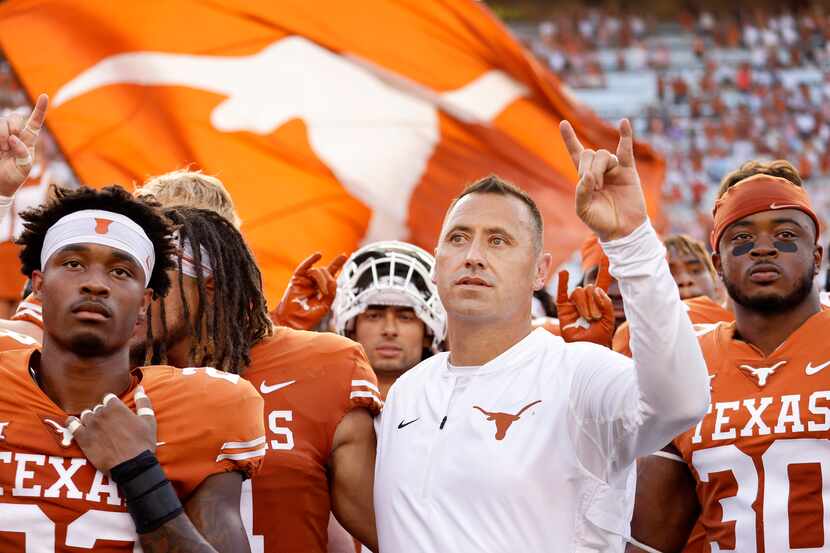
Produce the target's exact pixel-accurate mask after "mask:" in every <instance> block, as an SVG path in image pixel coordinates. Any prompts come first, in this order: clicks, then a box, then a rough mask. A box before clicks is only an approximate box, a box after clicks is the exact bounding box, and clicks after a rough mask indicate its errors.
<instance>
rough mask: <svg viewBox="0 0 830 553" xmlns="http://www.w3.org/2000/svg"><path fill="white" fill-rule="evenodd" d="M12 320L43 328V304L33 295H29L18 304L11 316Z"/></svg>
mask: <svg viewBox="0 0 830 553" xmlns="http://www.w3.org/2000/svg"><path fill="white" fill-rule="evenodd" d="M12 320H13V321H27V322H30V323H32V324H33V325H35V326H37V327H39V328H43V304H42V303H41V301H40V300H39V299H38V298H37V297H35V295H34V294H29V295H28V296H26V299H24V300H23V301H21V302H20V303H19V304H18V306H17V309H16V310H15V312H14V315H12Z"/></svg>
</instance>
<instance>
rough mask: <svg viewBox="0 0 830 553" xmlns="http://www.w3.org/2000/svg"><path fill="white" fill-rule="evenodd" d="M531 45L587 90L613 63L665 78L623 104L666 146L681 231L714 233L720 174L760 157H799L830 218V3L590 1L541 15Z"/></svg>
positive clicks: (646, 134) (669, 199)
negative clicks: (698, 7)
mask: <svg viewBox="0 0 830 553" xmlns="http://www.w3.org/2000/svg"><path fill="white" fill-rule="evenodd" d="M531 45H532V48H533V51H534V52H535V53H536V54H537V56H539V57H540V58H541V59H542V60H543V61H545V62H547V63H548V65H549V66H550V67H551V68H552V69H553V70H554V72H556V73H557V74H558V75H559V76H560V78H561V79H562V80H563V81H564V82H565V83H566V84H567V85H568V86H570V87H571V88H574V89H577V90H578V89H580V88H603V87H605V86H606V84H605V83H606V73H609V72H611V71H624V72H628V73H629V74H630V73H632V72H642V73H643V74H644V75H648V78H649V79H654V83H653V84H654V91H655V101H653V102H651V103H648V104H646V105H645V106H644V108H643V109H642V110H640V111H638V112H636V113H625V114H620V115H626V116H628V117H631V118H632V120H633V121H634V122H635V126H636V128H637V129H638V131H639V136H640V137H641V138H643V139H644V140H646V141H648V142H649V143H651V145H652V146H654V147H655V148H656V149H657V150H658V151H659V152H660V153H661V154H663V156H664V157H665V158H666V163H667V178H666V181H665V183H664V189H663V192H664V199H665V205H666V208H667V210H668V211H669V214H670V217H669V218H668V219H669V220H670V221H671V222H672V225H673V229H672V230H673V231H676V232H685V233H688V234H691V235H692V236H695V237H696V238H700V239H704V238H706V236H707V235H708V229H709V224H710V223H709V219H710V212H711V206H712V204H713V199H714V192H715V190H716V188H717V184H718V182H719V181H720V179H721V177H722V176H723V175H724V174H725V173H727V172H729V171H730V170H732V169H734V168H735V167H737V166H738V165H740V163H742V162H743V161H746V160H749V159H753V158H762V159H787V160H789V161H791V162H792V163H793V164H794V165H795V166H796V167H797V168H798V169H799V171H800V172H801V175H802V176H803V178H804V180H805V181H806V182H807V183H808V188H809V189H810V192H811V195H812V196H813V198H814V201H815V203H816V204H817V205H818V207H819V209H820V212H821V213H820V215H821V217H822V219H823V220H824V221H828V222H830V190H828V189H830V102H828V100H830V14H825V13H824V12H822V11H821V10H820V9H819V8H814V9H811V11H809V12H805V13H799V14H793V13H786V12H782V13H776V14H770V13H764V12H761V11H752V12H740V13H731V14H714V13H711V12H702V13H699V14H697V15H692V14H690V13H682V14H680V15H678V16H676V17H674V18H672V19H669V20H658V19H656V18H650V19H644V18H642V17H639V16H636V15H628V16H624V15H620V14H619V13H617V12H615V11H601V10H598V9H591V10H580V11H576V12H574V13H571V14H559V15H557V16H556V17H555V18H553V19H551V20H545V21H542V22H541V23H539V25H538V27H537V32H536V35H535V37H534V38H533V39H532V40H531ZM671 45H673V46H671ZM689 49H691V53H690V52H689ZM601 60H604V64H603V63H601ZM586 68H588V70H586Z"/></svg>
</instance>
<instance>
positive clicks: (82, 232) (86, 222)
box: [40, 209, 156, 286]
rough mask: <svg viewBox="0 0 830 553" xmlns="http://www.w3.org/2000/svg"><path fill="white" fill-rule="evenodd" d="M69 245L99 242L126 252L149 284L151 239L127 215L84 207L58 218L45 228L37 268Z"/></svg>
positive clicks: (153, 258) (152, 252) (152, 260)
mask: <svg viewBox="0 0 830 553" xmlns="http://www.w3.org/2000/svg"><path fill="white" fill-rule="evenodd" d="M73 244H100V245H102V246H108V247H110V248H114V249H116V250H120V251H122V252H124V253H126V254H128V255H130V256H131V257H132V258H134V259H135V261H136V263H138V264H139V265H140V266H141V268H142V269H144V285H145V286H148V285H149V284H150V277H151V276H152V274H153V267H154V266H155V264H156V253H155V249H154V248H153V242H151V241H150V239H149V238H148V237H147V233H145V232H144V229H142V228H141V227H140V226H139V225H138V224H136V222H135V221H133V220H132V219H130V218H129V217H127V216H125V215H121V214H119V213H113V212H111V211H102V210H98V209H84V210H82V211H76V212H75V213H70V214H69V215H67V216H66V217H62V218H61V219H59V220H58V222H57V223H55V224H54V225H52V226H51V227H50V228H49V230H48V231H46V237H45V238H44V239H43V249H41V251H40V267H41V269H43V268H44V267H46V262H47V261H49V258H50V257H52V255H53V254H54V253H55V252H57V251H58V250H60V249H61V248H65V247H66V246H71V245H73Z"/></svg>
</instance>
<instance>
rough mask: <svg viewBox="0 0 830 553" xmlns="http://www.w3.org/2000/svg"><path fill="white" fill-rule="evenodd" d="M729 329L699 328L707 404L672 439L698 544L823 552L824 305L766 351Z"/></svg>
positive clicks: (749, 552) (828, 345) (828, 486)
mask: <svg viewBox="0 0 830 553" xmlns="http://www.w3.org/2000/svg"><path fill="white" fill-rule="evenodd" d="M734 333H735V324H734V323H722V324H719V325H717V326H716V327H714V329H711V330H710V331H709V332H707V333H706V334H703V335H702V336H701V338H700V344H701V349H702V350H703V354H704V357H705V358H706V363H707V366H708V369H709V374H710V379H711V388H712V405H711V407H710V410H709V413H708V414H707V415H706V416H705V417H704V418H703V420H702V421H701V422H700V423H699V424H698V425H697V426H695V427H694V428H691V429H689V430H688V431H687V432H685V433H683V434H681V435H680V436H679V437H678V438H676V439H675V441H674V444H675V446H676V447H677V448H678V449H679V450H680V452H681V455H682V456H683V458H684V460H685V461H686V462H687V463H688V464H689V467H690V468H691V471H692V474H693V475H694V477H695V479H696V481H697V494H698V499H699V500H700V504H701V515H700V519H699V524H700V525H701V526H702V527H703V529H704V531H705V537H704V539H703V540H702V541H703V547H702V551H725V550H735V551H740V552H741V553H755V552H756V551H757V552H766V553H773V552H775V553H778V552H782V551H790V550H801V549H804V550H809V551H827V550H828V548H830V517H829V516H828V513H830V440H828V438H830V368H828V367H830V340H828V339H827V337H828V336H830V312H828V311H826V310H822V311H821V312H819V313H818V314H816V315H813V316H812V317H811V318H810V319H808V320H807V321H806V322H805V323H804V324H803V325H802V326H801V327H800V328H799V329H798V330H796V332H794V333H793V334H792V335H791V336H790V337H789V338H788V339H787V340H786V341H785V342H784V343H782V344H781V345H780V346H779V347H778V348H777V349H776V350H775V351H774V352H773V353H772V354H771V355H769V356H764V355H763V354H762V353H761V352H759V351H758V350H757V349H756V348H755V347H753V346H752V345H750V344H747V343H746V342H743V341H741V340H738V339H735V338H734Z"/></svg>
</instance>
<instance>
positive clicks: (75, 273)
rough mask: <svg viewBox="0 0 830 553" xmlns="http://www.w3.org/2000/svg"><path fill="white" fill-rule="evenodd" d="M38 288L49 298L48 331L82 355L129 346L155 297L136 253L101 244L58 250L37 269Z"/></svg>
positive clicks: (34, 283) (43, 297) (45, 314)
mask: <svg viewBox="0 0 830 553" xmlns="http://www.w3.org/2000/svg"><path fill="white" fill-rule="evenodd" d="M32 288H33V290H34V292H35V293H36V294H37V296H38V297H39V298H40V299H41V300H42V301H43V323H44V328H45V335H48V337H49V339H50V340H54V341H55V342H56V343H57V344H59V345H60V346H62V347H63V348H65V349H67V350H69V351H72V352H73V353H75V354H76V355H78V356H81V357H97V356H103V355H107V354H111V353H114V352H115V351H117V350H118V349H119V348H123V347H125V346H126V345H127V344H128V341H129V340H130V337H131V336H132V334H133V330H134V328H135V327H136V323H137V321H139V320H140V319H141V318H142V317H144V316H145V314H146V311H147V307H148V306H149V303H150V297H151V291H150V290H148V289H147V287H146V286H145V284H144V271H143V269H142V268H141V266H140V265H139V264H138V263H137V262H136V261H135V260H134V259H133V258H132V257H131V256H129V255H127V254H125V253H123V252H121V251H120V250H116V249H114V248H110V247H107V246H102V245H97V244H77V245H72V246H67V247H65V248H63V249H61V250H59V251H57V252H56V253H55V254H54V255H52V256H51V257H50V258H49V260H48V261H47V263H46V267H45V268H44V270H43V271H35V272H34V273H33V274H32ZM44 338H45V337H44Z"/></svg>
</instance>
